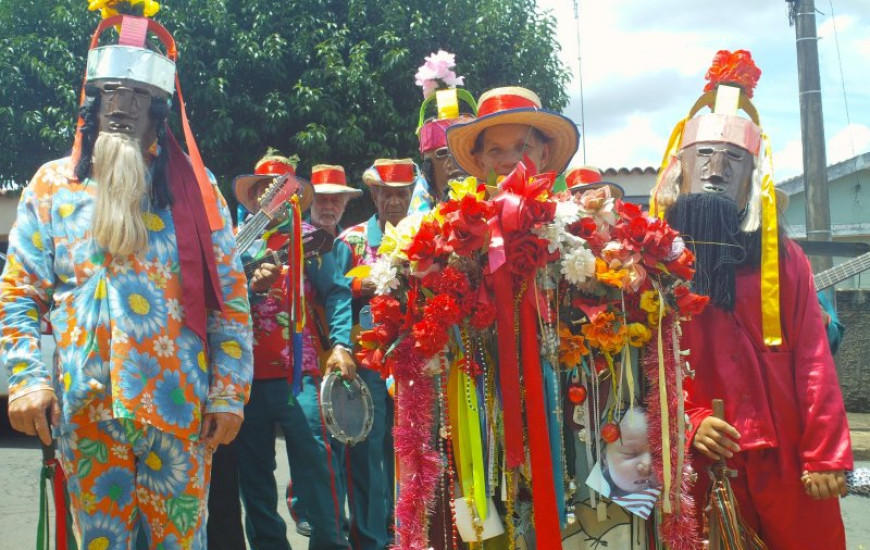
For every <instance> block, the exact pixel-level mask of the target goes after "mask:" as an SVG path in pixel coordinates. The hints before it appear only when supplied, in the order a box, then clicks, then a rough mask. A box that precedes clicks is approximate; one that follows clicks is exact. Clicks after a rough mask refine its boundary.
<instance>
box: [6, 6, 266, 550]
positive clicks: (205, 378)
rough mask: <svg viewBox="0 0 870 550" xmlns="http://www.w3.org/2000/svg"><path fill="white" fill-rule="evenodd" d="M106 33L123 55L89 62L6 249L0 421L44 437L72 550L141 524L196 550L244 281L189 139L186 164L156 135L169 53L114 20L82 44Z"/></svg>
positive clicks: (172, 543)
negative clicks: (6, 400)
mask: <svg viewBox="0 0 870 550" xmlns="http://www.w3.org/2000/svg"><path fill="white" fill-rule="evenodd" d="M93 4H98V2H95V3H93ZM149 4H153V3H149ZM139 5H140V6H142V5H143V3H141V2H140V3H139ZM116 25H117V26H118V28H119V30H120V39H119V41H120V45H108V46H102V47H98V48H97V47H95V48H93V49H91V50H90V52H89V54H88V64H87V76H86V81H85V89H84V101H83V104H82V108H81V111H80V114H81V120H80V123H79V127H78V133H77V136H76V144H75V146H74V148H73V154H72V156H71V157H70V158H65V159H61V160H57V161H53V162H50V163H48V164H45V165H44V166H42V167H41V168H40V169H39V171H38V172H37V174H36V175H35V176H34V178H33V180H32V181H31V183H30V185H29V186H28V187H27V189H26V190H25V191H24V193H23V194H22V197H21V201H20V204H19V207H18V217H17V220H16V222H15V225H14V227H13V229H12V231H11V234H10V247H9V259H8V262H7V264H6V267H5V271H4V272H3V277H2V281H0V330H2V360H3V368H6V369H7V370H8V372H9V374H10V389H11V393H10V404H9V416H10V421H11V422H12V425H13V427H15V428H16V429H17V430H19V431H23V432H25V433H28V434H37V435H38V436H39V437H40V439H41V440H42V442H43V443H45V444H48V443H50V442H51V432H50V431H49V425H48V424H49V423H50V424H51V425H52V427H53V428H54V430H55V433H56V435H57V436H58V439H59V443H60V450H61V456H62V463H63V467H64V470H65V471H66V473H67V475H68V488H69V493H70V496H71V501H72V510H73V517H74V519H75V523H76V527H77V532H78V536H79V542H80V544H79V547H81V548H129V547H131V544H132V539H135V537H136V532H137V526H139V525H141V526H143V527H144V530H145V534H146V535H147V537H146V538H147V539H148V543H149V546H150V547H151V548H182V547H184V548H196V549H204V548H205V538H206V537H205V529H204V525H205V522H204V521H203V520H204V510H205V501H206V499H205V497H206V493H207V488H208V484H209V476H210V469H211V453H212V452H213V450H214V449H215V447H216V446H217V445H219V444H225V443H229V442H230V441H232V440H233V438H234V437H235V436H236V433H237V431H238V429H239V426H240V425H241V422H242V409H243V406H244V403H245V401H246V400H247V397H248V390H249V386H250V379H251V361H252V360H251V325H250V323H251V321H250V311H249V305H248V298H247V288H246V282H245V277H244V274H243V273H242V271H241V263H240V261H239V257H238V255H237V253H236V250H235V239H234V238H233V233H232V224H231V222H230V216H229V213H228V211H227V208H226V204H225V202H224V200H223V197H221V195H220V192H219V191H218V190H217V187H216V185H214V181H213V180H211V179H210V177H209V175H208V173H207V171H206V170H205V168H204V166H203V165H202V161H201V160H200V158H199V153H198V151H197V150H196V145H195V142H194V141H193V139H192V136H191V135H188V136H187V144H188V147H189V149H190V153H191V157H190V158H188V157H187V156H186V155H185V154H184V152H183V151H182V149H181V148H180V146H179V145H178V143H177V142H176V140H175V138H174V137H173V135H172V134H171V132H170V131H169V127H168V125H167V124H166V117H167V115H168V113H169V106H170V98H171V96H172V94H173V92H174V88H175V86H174V82H175V65H174V62H173V60H174V57H175V52H176V50H175V44H174V41H173V40H172V38H171V36H170V35H169V33H168V32H167V31H166V29H164V28H163V27H161V26H160V25H158V24H156V23H154V22H153V21H150V20H148V19H144V18H142V17H136V16H129V15H125V16H113V17H109V18H108V19H106V20H104V21H103V23H102V24H101V26H100V27H99V29H98V30H97V32H96V34H95V37H94V41H93V44H97V42H98V40H97V38H98V37H99V35H100V34H101V32H102V31H103V30H105V29H108V28H112V27H115V26H116ZM149 31H150V32H152V33H154V34H155V35H157V37H158V38H159V39H160V42H162V44H163V46H165V47H166V50H167V52H168V55H169V57H167V56H164V55H163V54H161V53H159V52H157V51H154V50H151V49H148V48H147V47H146V45H145V44H146V35H147V33H148V32H149ZM182 107H183V104H182ZM182 113H183V109H182ZM185 126H186V124H185ZM46 313H48V315H49V319H50V321H51V324H52V327H53V329H54V338H55V341H56V343H57V355H56V359H55V362H54V365H53V366H49V365H46V364H44V363H43V361H42V360H41V359H40V352H39V349H40V330H39V320H40V319H41V318H42V317H43V315H45V314H46ZM46 414H48V415H49V417H50V418H48V419H47V418H46Z"/></svg>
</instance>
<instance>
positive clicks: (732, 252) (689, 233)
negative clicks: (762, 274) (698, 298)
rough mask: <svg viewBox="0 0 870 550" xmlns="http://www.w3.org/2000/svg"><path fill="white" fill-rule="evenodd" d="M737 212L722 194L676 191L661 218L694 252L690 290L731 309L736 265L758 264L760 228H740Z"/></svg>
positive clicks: (727, 309) (726, 308)
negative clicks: (681, 193) (750, 230)
mask: <svg viewBox="0 0 870 550" xmlns="http://www.w3.org/2000/svg"><path fill="white" fill-rule="evenodd" d="M740 217H741V213H740V212H739V211H738V209H737V204H736V203H735V202H734V201H733V200H731V199H728V198H726V197H721V196H719V195H713V194H708V193H696V194H690V195H680V196H679V197H678V198H677V201H676V202H675V203H674V204H673V205H672V206H671V207H670V208H668V211H667V213H666V214H665V218H666V219H667V221H668V223H669V224H670V225H671V226H672V227H673V228H674V229H676V230H677V231H679V232H680V234H681V235H682V236H683V239H684V240H685V241H686V245H687V246H688V247H689V248H690V249H691V250H692V252H694V253H695V278H694V280H693V281H692V286H693V292H696V293H698V294H702V295H705V296H709V297H710V301H711V302H713V304H714V305H716V306H718V307H720V308H722V309H724V310H726V311H734V302H735V299H736V296H735V288H736V282H737V278H736V275H737V268H738V267H741V266H748V267H758V266H760V265H761V231H754V232H752V233H744V232H742V231H741V230H740Z"/></svg>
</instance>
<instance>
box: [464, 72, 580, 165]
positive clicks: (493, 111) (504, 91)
mask: <svg viewBox="0 0 870 550" xmlns="http://www.w3.org/2000/svg"><path fill="white" fill-rule="evenodd" d="M500 124H523V125H526V126H531V127H533V128H536V129H537V130H538V131H540V132H541V133H542V134H544V135H545V136H546V137H547V138H548V139H549V146H550V158H549V160H548V162H547V164H546V165H545V166H538V167H537V169H538V172H550V171H553V172H562V171H563V170H564V169H565V167H566V166H568V163H569V162H571V159H572V158H573V157H574V154H575V153H576V152H577V145H578V143H579V140H580V132H579V131H578V130H577V125H576V124H574V122H573V121H572V120H571V119H570V118H568V117H566V116H564V115H561V114H559V113H555V112H553V111H548V110H545V109H542V108H541V100H540V98H538V96H537V94H535V93H534V92H532V91H531V90H527V89H526V88H520V87H518V86H509V87H505V88H495V89H493V90H489V91H488V92H485V93H484V94H483V95H481V96H480V100H479V101H478V102H477V119H475V120H474V121H472V122H468V123H466V124H454V125H453V126H451V127H450V128H448V129H447V145H448V147H449V148H450V154H451V155H452V156H453V160H454V161H455V162H456V164H457V165H459V167H460V168H462V170H463V171H465V172H466V173H468V174H470V175H472V176H474V177H476V178H478V179H480V180H481V181H482V180H485V179H486V177H487V174H484V173H483V172H482V171H481V170H480V169H479V168H478V166H477V163H476V162H475V159H474V155H473V154H472V152H471V151H472V150H473V149H474V144H475V142H476V141H477V136H479V135H480V133H481V132H482V131H484V130H486V129H487V128H491V127H493V126H498V125H500Z"/></svg>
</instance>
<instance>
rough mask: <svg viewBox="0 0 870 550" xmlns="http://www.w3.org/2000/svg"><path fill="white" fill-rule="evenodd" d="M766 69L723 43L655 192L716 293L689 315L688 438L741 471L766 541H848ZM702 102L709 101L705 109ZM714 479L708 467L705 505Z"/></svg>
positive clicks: (748, 511) (835, 420)
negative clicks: (761, 90)
mask: <svg viewBox="0 0 870 550" xmlns="http://www.w3.org/2000/svg"><path fill="white" fill-rule="evenodd" d="M760 74H761V71H759V70H758V69H757V68H756V67H755V64H754V62H753V61H752V59H751V56H750V55H749V52H746V51H737V52H733V53H732V52H728V51H721V52H719V53H718V54H717V56H716V59H715V60H714V65H713V67H712V68H711V69H710V71H709V72H708V73H707V77H708V80H710V84H709V85H708V87H707V88H706V90H707V93H705V94H704V95H702V96H701V98H700V99H699V100H698V102H697V103H696V104H695V105H696V107H695V108H693V110H692V111H691V112H690V113H689V116H688V117H687V118H686V120H684V121H682V122H681V123H680V124H679V125H678V127H677V129H676V131H675V132H674V134H673V136H674V138H673V139H672V142H671V145H670V146H669V152H668V155H667V156H666V163H665V165H664V166H663V167H662V171H661V172H660V175H659V182H658V184H657V186H656V188H655V189H654V190H653V193H652V195H653V196H652V200H651V205H650V207H651V210H652V211H653V213H656V211H658V212H663V211H664V210H665V209H667V212H666V216H667V218H668V220H669V221H670V223H671V225H672V226H673V227H674V228H676V229H678V230H679V231H680V232H681V233H683V234H685V235H689V236H691V239H689V240H687V242H688V244H690V245H692V246H693V248H694V252H695V254H696V256H697V262H696V266H695V267H696V273H695V276H694V280H693V285H694V286H695V292H699V293H701V294H706V295H708V296H710V305H709V306H708V307H707V308H706V309H705V310H704V312H703V313H701V314H700V315H696V316H694V317H693V318H692V320H691V321H690V322H688V323H684V324H683V325H682V333H683V339H682V342H681V346H682V347H683V348H684V349H687V350H688V352H689V355H688V357H687V361H688V364H689V365H690V366H691V368H692V369H694V373H693V377H692V378H691V379H690V380H687V382H686V389H687V400H686V414H687V416H688V418H689V425H688V427H687V430H688V437H687V441H689V442H690V444H691V446H692V449H693V450H694V452H695V470H696V471H698V472H703V471H704V470H705V469H706V468H707V467H708V466H710V465H711V463H712V461H715V460H718V459H720V458H721V459H726V460H727V461H728V466H729V468H732V469H734V470H736V471H737V476H736V477H734V478H731V480H730V482H731V487H732V489H733V492H734V496H735V497H736V499H737V502H738V504H739V506H740V514H741V516H742V519H743V521H744V523H745V524H747V525H748V526H749V527H751V528H752V529H754V530H755V531H756V532H757V533H758V535H759V536H760V537H761V539H762V540H763V541H764V542H765V543H766V544H767V546H768V547H769V548H771V549H772V550H780V549H792V548H817V549H822V548H824V549H828V548H845V534H844V529H843V521H842V518H841V516H840V507H839V502H838V500H837V499H838V497H839V496H840V495H842V494H843V493H844V491H845V480H844V475H843V471H844V470H850V469H851V468H852V452H851V448H850V443H849V429H848V425H847V421H846V414H845V409H844V406H843V399H842V395H841V393H840V388H839V384H838V382H837V373H836V369H835V367H834V363H833V360H832V358H831V353H830V350H829V348H828V343H827V341H826V338H825V331H824V327H823V326H822V318H821V311H820V308H819V303H818V300H817V299H816V293H815V289H814V285H813V277H812V272H811V270H810V266H809V262H808V261H807V258H806V257H805V256H804V254H803V252H802V251H801V249H800V247H798V246H797V245H796V244H795V243H794V242H793V241H791V240H790V239H788V238H787V237H786V236H785V234H784V233H782V232H781V231H780V230H779V225H778V221H777V213H776V198H775V192H774V188H773V179H772V167H771V158H770V147H769V144H767V143H766V139H767V138H766V136H765V135H764V134H763V132H762V130H761V128H760V126H759V123H758V115H757V113H756V112H755V108H754V107H753V106H752V103H751V102H750V101H749V98H751V96H752V91H753V88H754V86H755V83H756V82H757V80H758V77H759V76H760ZM704 107H709V108H710V109H711V110H712V112H711V113H705V114H700V115H698V116H695V115H696V114H697V112H698V111H699V110H701V109H702V108H704ZM738 107H739V108H740V109H742V110H743V111H744V112H746V113H747V114H748V115H749V118H745V117H741V116H739V115H738V114H737V112H738V111H737V109H738ZM713 399H723V400H724V404H725V418H724V420H723V419H719V418H715V417H713V416H712V411H711V401H712V400H713ZM709 484H710V479H709V476H706V475H699V476H698V483H697V485H696V491H695V498H696V502H697V503H698V507H697V510H698V512H697V513H698V514H699V515H700V514H702V513H703V507H704V505H705V503H706V501H707V490H708V488H709ZM804 525H811V526H812V527H811V528H809V529H806V528H804V529H801V528H799V527H798V526H804ZM698 527H699V530H700V522H699V526H698Z"/></svg>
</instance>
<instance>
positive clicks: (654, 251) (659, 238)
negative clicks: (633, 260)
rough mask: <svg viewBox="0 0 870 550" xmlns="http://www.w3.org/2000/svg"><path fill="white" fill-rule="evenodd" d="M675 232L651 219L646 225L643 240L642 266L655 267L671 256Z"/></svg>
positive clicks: (662, 223) (662, 221)
mask: <svg viewBox="0 0 870 550" xmlns="http://www.w3.org/2000/svg"><path fill="white" fill-rule="evenodd" d="M677 235H678V233H677V231H676V230H675V229H674V228H673V227H671V226H670V225H668V223H667V222H666V221H664V220H662V219H659V218H652V219H650V220H649V222H648V224H647V234H646V236H645V237H644V239H643V248H642V250H641V258H642V261H643V263H644V265H646V266H648V267H655V266H656V265H657V264H658V263H659V262H661V261H662V260H664V259H665V258H667V257H668V256H669V255H670V254H671V248H672V247H673V244H674V239H676V238H677Z"/></svg>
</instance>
